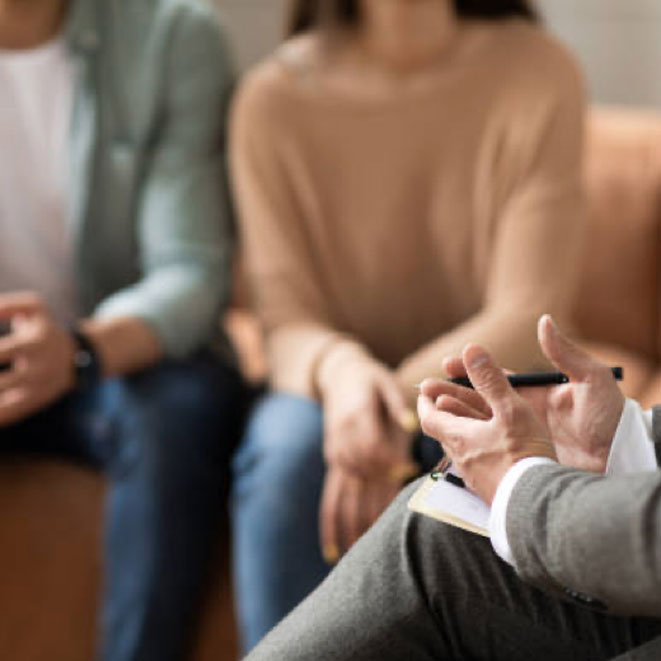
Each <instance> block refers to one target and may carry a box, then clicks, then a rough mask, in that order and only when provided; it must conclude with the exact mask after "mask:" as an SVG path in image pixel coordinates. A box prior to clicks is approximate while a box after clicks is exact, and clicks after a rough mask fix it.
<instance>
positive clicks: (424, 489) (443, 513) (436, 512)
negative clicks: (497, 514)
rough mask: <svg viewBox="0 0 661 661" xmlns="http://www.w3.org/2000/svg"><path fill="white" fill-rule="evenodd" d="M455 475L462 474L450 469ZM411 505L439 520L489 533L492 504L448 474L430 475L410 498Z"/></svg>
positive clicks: (477, 532) (487, 535)
mask: <svg viewBox="0 0 661 661" xmlns="http://www.w3.org/2000/svg"><path fill="white" fill-rule="evenodd" d="M450 474H451V475H454V476H455V477H458V475H457V474H456V473H453V472H452V471H450ZM409 509H410V510H412V511H413V512H418V513H419V514H423V515H424V516H428V517H431V518H432V519H436V520H437V521H442V522H443V523H448V524H450V525H452V526H455V527H457V528H462V529H463V530H467V531H469V532H472V533H475V534H476V535H482V536H483V537H489V514H490V512H491V510H490V509H489V506H488V505H487V504H486V503H485V502H484V501H483V500H481V499H480V498H478V497H477V496H476V495H475V494H474V493H473V492H472V491H470V490H469V489H467V488H466V487H462V486H457V485H456V484H453V483H452V482H450V481H448V479H446V478H445V476H442V475H435V476H434V477H431V476H430V477H428V478H426V479H425V481H424V482H423V483H422V486H421V487H420V488H419V489H418V490H417V491H416V492H415V493H414V494H413V496H412V497H411V499H410V500H409Z"/></svg>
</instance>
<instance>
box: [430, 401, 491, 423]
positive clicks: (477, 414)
mask: <svg viewBox="0 0 661 661" xmlns="http://www.w3.org/2000/svg"><path fill="white" fill-rule="evenodd" d="M436 408H437V410H439V411H445V412H446V413H451V414H452V415H456V416H458V417H460V418H472V419H473V420H488V419H489V418H490V416H488V415H485V414H484V413H483V412H482V411H478V410H477V409H474V408H473V407H472V406H470V405H468V404H467V403H466V402H463V401H461V400H459V399H455V398H454V397H451V396H450V395H441V396H440V397H438V398H437V399H436Z"/></svg>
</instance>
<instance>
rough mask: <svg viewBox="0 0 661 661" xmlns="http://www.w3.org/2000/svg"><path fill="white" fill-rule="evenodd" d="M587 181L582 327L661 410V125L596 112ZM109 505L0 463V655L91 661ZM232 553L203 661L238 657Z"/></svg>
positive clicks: (215, 599) (252, 358)
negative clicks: (103, 527)
mask: <svg viewBox="0 0 661 661" xmlns="http://www.w3.org/2000/svg"><path fill="white" fill-rule="evenodd" d="M586 179H587V189H588V193H589V196H588V197H589V228H588V241H587V242H586V247H585V255H584V265H583V271H582V274H581V280H580V286H579V294H578V297H577V299H576V306H575V311H574V319H573V322H574V326H575V330H576V332H578V333H579V334H580V335H581V337H582V338H583V341H584V343H585V344H586V346H588V347H589V348H590V349H591V350H593V351H595V352H596V353H597V354H598V355H600V356H601V357H603V358H604V359H605V360H607V361H608V362H609V363H611V364H617V365H622V366H624V368H625V380H624V382H623V388H624V389H625V391H626V392H627V394H629V395H631V396H634V397H637V398H639V399H640V400H641V401H642V402H643V403H644V404H650V403H652V402H655V401H661V335H660V333H659V331H660V323H661V317H660V315H661V299H660V291H661V290H660V289H659V285H660V282H659V267H658V263H659V256H660V253H661V117H660V116H655V115H653V114H647V113H641V112H633V111H624V110H616V109H598V110H595V111H593V112H592V113H591V115H590V118H589V131H588V148H587V162H586ZM225 324H226V326H227V328H228V332H229V333H230V335H231V336H232V338H233V340H234V342H235V345H236V347H237V351H238V353H239V356H240V361H241V365H242V367H243V370H244V373H245V374H246V377H247V378H248V379H249V380H251V381H259V380H260V379H261V378H262V377H263V375H264V371H265V364H264V359H263V354H262V352H261V345H260V334H259V328H258V327H257V325H256V323H255V321H254V319H253V318H252V315H251V314H250V312H249V311H246V310H242V309H240V308H239V307H235V308H234V309H233V310H232V311H231V312H230V313H229V314H228V315H227V318H226V319H225ZM103 496H104V483H103V479H102V478H101V477H100V476H99V475H97V474H95V473H93V472H91V471H88V470H85V469H82V468H78V467H75V466H72V465H69V464H66V463H64V462H52V461H28V460H26V459H21V458H5V459H2V460H1V461H0V522H1V524H2V525H0V658H2V659H11V660H12V661H90V659H92V650H93V644H94V631H95V630H94V622H95V617H96V609H97V606H98V592H99V586H100V568H101V556H100V552H99V551H100V535H101V519H102V510H103ZM225 527H226V526H225ZM227 534H228V533H227V531H226V530H225V531H224V537H225V540H227ZM224 547H225V553H223V554H222V557H220V558H219V561H218V567H217V570H216V572H215V579H214V580H213V581H212V582H210V584H209V589H208V603H207V604H206V606H205V609H204V616H203V618H202V621H201V623H200V627H199V633H198V640H197V643H196V647H195V651H194V654H193V661H211V660H213V661H225V660H227V661H229V660H231V659H234V658H236V654H237V651H236V636H235V628H234V620H233V614H232V605H231V604H232V602H231V586H230V582H229V578H228V576H229V571H228V562H229V561H228V553H227V550H226V549H227V544H225V545H224Z"/></svg>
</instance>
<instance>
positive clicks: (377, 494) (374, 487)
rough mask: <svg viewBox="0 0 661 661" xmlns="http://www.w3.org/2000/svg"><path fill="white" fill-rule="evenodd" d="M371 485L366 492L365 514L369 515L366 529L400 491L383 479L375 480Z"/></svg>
mask: <svg viewBox="0 0 661 661" xmlns="http://www.w3.org/2000/svg"><path fill="white" fill-rule="evenodd" d="M369 487H370V488H369V489H367V493H366V494H365V514H366V517H367V520H366V526H365V530H367V529H368V528H369V527H370V526H372V525H373V524H374V523H375V522H376V520H377V519H378V518H379V517H380V516H381V514H383V512H384V511H385V510H386V508H387V507H388V506H389V505H390V503H391V502H392V501H393V500H394V499H395V498H396V496H397V494H398V493H399V491H400V489H399V488H398V487H396V486H394V485H393V484H389V483H388V482H383V481H382V482H374V483H372V484H370V485H369Z"/></svg>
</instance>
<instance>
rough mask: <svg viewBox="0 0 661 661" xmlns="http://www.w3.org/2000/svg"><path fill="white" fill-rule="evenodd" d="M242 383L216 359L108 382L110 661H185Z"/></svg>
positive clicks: (106, 620) (106, 622)
mask: <svg viewBox="0 0 661 661" xmlns="http://www.w3.org/2000/svg"><path fill="white" fill-rule="evenodd" d="M238 393H239V380H238V377H237V375H236V374H235V373H234V371H232V370H230V369H229V368H224V367H222V366H221V365H218V364H210V362H208V361H190V362H186V363H166V364H163V365H161V366H159V367H158V368H156V369H152V370H149V371H147V372H144V373H142V374H140V375H137V376H133V377H130V378H124V379H117V380H114V381H110V382H108V383H107V384H106V385H105V386H104V388H103V389H102V390H101V391H100V392H99V402H98V406H99V408H100V410H102V411H103V412H104V413H105V415H106V416H107V419H108V421H109V422H108V424H109V426H110V429H111V430H112V438H113V441H114V444H115V448H114V451H113V452H112V453H111V457H110V459H109V461H108V464H107V473H108V476H109V478H110V485H111V486H110V493H109V497H108V503H107V509H108V511H107V532H106V554H105V559H106V587H105V599H104V608H103V622H102V629H103V646H102V653H101V658H102V659H103V660H104V661H170V660H172V661H175V660H177V661H180V660H181V659H182V658H184V656H185V653H186V651H187V649H188V646H189V644H190V643H191V634H192V632H193V627H194V625H195V623H196V616H197V614H198V610H199V609H198V605H199V603H200V597H201V590H202V587H203V585H204V583H205V581H204V578H205V573H206V572H207V570H208V569H209V564H210V560H211V558H212V554H213V549H214V542H215V537H216V532H217V523H218V516H219V514H220V513H221V507H222V495H223V475H224V467H225V466H226V465H227V460H228V456H229V451H230V445H231V438H230V437H229V435H230V434H231V433H233V431H234V429H235V425H234V422H235V418H236V412H237V410H238V407H239V403H238Z"/></svg>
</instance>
